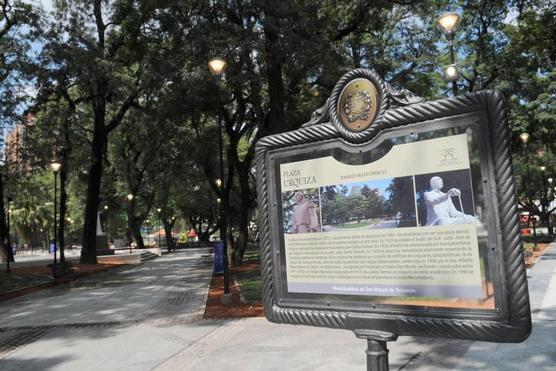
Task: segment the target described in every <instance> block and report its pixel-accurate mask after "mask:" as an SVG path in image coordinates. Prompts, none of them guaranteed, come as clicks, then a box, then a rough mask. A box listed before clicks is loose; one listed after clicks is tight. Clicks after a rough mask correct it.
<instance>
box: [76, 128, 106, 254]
mask: <svg viewBox="0 0 556 371" xmlns="http://www.w3.org/2000/svg"><path fill="white" fill-rule="evenodd" d="M95 121H97V119H96V118H95ZM100 125H102V126H101V127H104V123H102V124H99V123H95V131H94V134H93V143H92V152H93V153H92V164H91V167H90V168H89V178H88V180H87V200H86V204H85V225H84V226H83V248H82V249H81V260H80V261H81V263H87V264H97V250H96V243H97V234H96V233H97V214H98V201H99V197H100V184H101V178H102V160H103V158H102V157H103V152H104V146H105V145H106V134H105V133H104V130H103V129H102V128H99V127H98V126H100Z"/></svg>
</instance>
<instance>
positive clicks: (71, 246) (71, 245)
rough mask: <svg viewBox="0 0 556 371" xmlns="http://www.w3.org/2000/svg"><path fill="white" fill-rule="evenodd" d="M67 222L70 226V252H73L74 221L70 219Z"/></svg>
mask: <svg viewBox="0 0 556 371" xmlns="http://www.w3.org/2000/svg"><path fill="white" fill-rule="evenodd" d="M67 220H68V223H69V225H70V251H72V252H73V219H72V218H68V219H67Z"/></svg>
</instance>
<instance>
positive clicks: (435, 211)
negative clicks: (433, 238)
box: [424, 176, 475, 226]
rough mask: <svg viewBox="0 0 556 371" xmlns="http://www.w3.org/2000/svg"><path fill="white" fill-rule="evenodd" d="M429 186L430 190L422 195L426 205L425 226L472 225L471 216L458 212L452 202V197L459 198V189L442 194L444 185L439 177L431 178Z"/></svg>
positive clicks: (452, 189) (472, 218) (472, 219)
mask: <svg viewBox="0 0 556 371" xmlns="http://www.w3.org/2000/svg"><path fill="white" fill-rule="evenodd" d="M430 185H431V188H432V190H431V191H429V192H425V194H424V198H425V204H426V205H427V223H426V225H427V226H430V225H450V224H472V223H474V221H475V218H474V217H473V216H471V215H467V214H464V213H463V212H461V211H458V209H456V207H455V206H454V204H453V202H452V198H451V197H452V196H454V197H460V196H461V191H460V190H459V189H457V188H450V190H448V192H446V193H444V192H442V187H443V186H444V183H443V182H442V178H441V177H439V176H433V177H432V178H431V180H430ZM460 204H461V202H460Z"/></svg>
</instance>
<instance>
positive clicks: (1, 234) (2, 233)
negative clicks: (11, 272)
mask: <svg viewBox="0 0 556 371" xmlns="http://www.w3.org/2000/svg"><path fill="white" fill-rule="evenodd" d="M8 206H9V205H8ZM4 210H5V209H4V180H3V178H2V173H1V172H0V239H1V240H2V245H3V246H4V252H5V254H6V260H7V261H9V262H14V261H15V260H14V254H13V251H12V247H11V243H10V236H9V233H8V232H9V231H8V226H7V224H6V213H5V211H4Z"/></svg>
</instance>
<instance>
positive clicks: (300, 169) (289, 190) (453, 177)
mask: <svg viewBox="0 0 556 371" xmlns="http://www.w3.org/2000/svg"><path fill="white" fill-rule="evenodd" d="M467 142H468V138H467V135H466V134H460V135H451V136H448V137H443V138H437V139H430V140H423V141H419V142H413V143H407V144H399V145H394V146H393V147H392V149H391V150H390V151H389V152H388V154H386V155H385V156H384V157H382V158H381V159H380V160H378V161H374V162H372V163H370V164H364V165H346V164H344V163H342V162H340V161H338V160H336V159H334V157H333V156H327V157H320V158H316V159H312V160H305V161H298V162H289V163H285V164H281V165H280V180H281V182H280V183H281V184H282V212H283V218H282V220H283V230H284V236H283V237H284V250H285V253H286V278H287V288H288V292H304V293H319V294H349V295H363V296H419V297H437V298H479V299H480V298H483V293H482V281H481V271H480V261H479V245H478V238H477V223H478V221H477V220H476V218H475V216H474V215H475V211H474V210H475V205H474V203H473V192H472V185H471V169H470V166H469V154H468V149H467ZM431 185H433V186H435V188H434V189H433V188H432V187H431ZM418 202H421V204H422V205H424V207H425V213H422V214H421V215H419V212H418V209H419V204H418ZM464 204H465V205H464Z"/></svg>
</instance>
